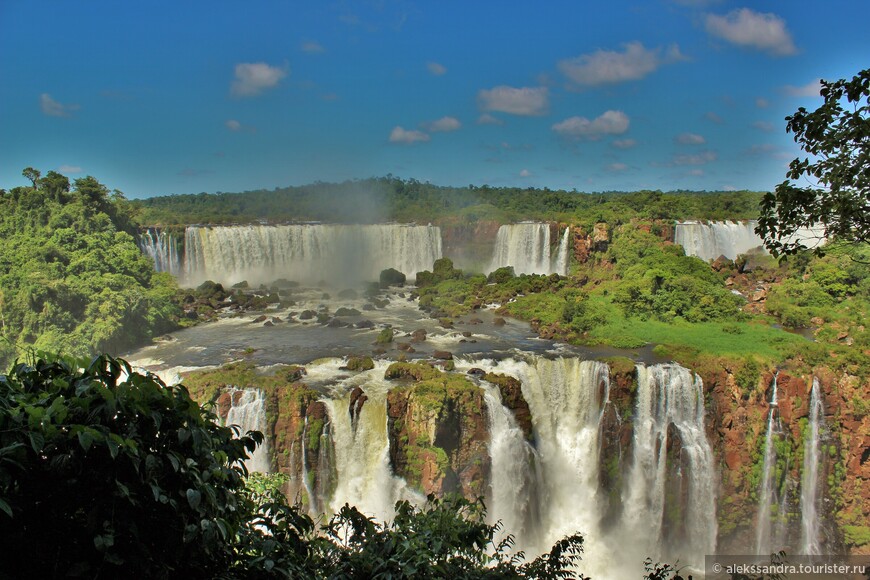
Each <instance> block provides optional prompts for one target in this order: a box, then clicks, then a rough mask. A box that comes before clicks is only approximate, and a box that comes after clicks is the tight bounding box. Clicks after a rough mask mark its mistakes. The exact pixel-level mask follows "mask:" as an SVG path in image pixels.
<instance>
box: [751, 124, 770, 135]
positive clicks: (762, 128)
mask: <svg viewBox="0 0 870 580" xmlns="http://www.w3.org/2000/svg"><path fill="white" fill-rule="evenodd" d="M752 126H753V127H755V128H756V129H758V130H759V131H764V132H765V133H770V132H771V131H773V129H774V127H773V123H768V122H767V121H756V122H754V123H753V124H752Z"/></svg>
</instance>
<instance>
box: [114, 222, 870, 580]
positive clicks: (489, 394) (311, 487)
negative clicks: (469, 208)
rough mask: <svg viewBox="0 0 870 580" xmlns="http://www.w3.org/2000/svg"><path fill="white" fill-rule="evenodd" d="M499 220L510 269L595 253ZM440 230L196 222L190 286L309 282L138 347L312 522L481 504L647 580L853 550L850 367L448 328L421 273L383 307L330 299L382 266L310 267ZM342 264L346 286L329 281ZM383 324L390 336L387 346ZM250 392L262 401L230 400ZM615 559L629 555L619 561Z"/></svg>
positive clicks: (478, 326)
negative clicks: (683, 360)
mask: <svg viewBox="0 0 870 580" xmlns="http://www.w3.org/2000/svg"><path fill="white" fill-rule="evenodd" d="M345 228H347V229H345ZM491 231H495V232H496V235H495V236H494V238H493V239H492V242H491V248H492V250H491V252H492V253H491V254H490V255H491V258H490V259H489V261H488V262H486V264H488V267H489V268H491V269H496V268H503V267H506V266H511V267H513V268H514V270H515V271H516V272H517V273H520V272H524V271H525V272H531V273H539V274H548V275H549V274H552V273H554V272H555V273H560V272H567V270H566V268H567V264H568V257H569V256H570V258H571V259H572V260H574V261H579V260H581V259H583V258H584V257H586V258H587V259H588V255H590V254H593V253H595V252H596V251H598V252H600V251H601V250H602V247H606V244H607V242H608V238H607V236H606V235H604V236H601V235H600V233H599V234H598V235H597V236H596V234H595V233H593V234H590V235H588V236H586V235H585V234H582V233H580V232H578V230H577V229H576V228H574V229H572V228H567V227H564V226H550V225H547V224H514V225H512V226H505V225H502V226H500V227H499V228H498V229H496V228H492V229H491ZM605 231H606V230H605ZM677 231H679V227H678V228H677ZM554 233H555V234H556V235H552V234H554ZM387 234H389V235H387ZM399 234H401V235H399ZM443 235H444V231H442V230H439V228H437V227H434V226H397V225H383V226H368V228H363V227H350V228H348V227H347V226H343V227H339V226H333V227H332V229H330V226H323V225H306V226H235V227H229V226H228V227H223V228H218V227H214V228H200V227H188V228H187V230H186V234H185V244H184V246H185V249H184V255H185V260H184V263H185V270H184V271H185V272H186V273H187V274H186V275H187V276H190V275H191V273H192V272H197V274H196V275H195V276H199V278H196V277H193V278H188V279H187V282H186V283H191V281H192V280H193V281H195V280H198V279H202V276H203V275H204V274H203V273H204V272H210V273H213V274H217V273H222V275H223V276H224V277H222V278H221V277H219V278H218V279H220V280H223V281H225V282H227V283H229V282H237V281H240V280H239V278H245V279H247V278H251V279H252V280H253V281H254V282H255V283H256V282H257V281H258V280H262V281H269V280H271V279H274V278H278V277H285V278H290V279H292V280H301V281H303V282H304V284H303V285H298V286H294V287H292V288H290V289H279V292H281V294H280V296H281V300H282V303H281V305H275V306H277V308H276V307H275V306H273V307H272V311H271V312H269V315H270V316H271V318H269V319H268V322H269V325H268V327H264V326H263V324H262V320H260V323H257V322H256V320H257V319H256V318H255V317H254V316H253V315H241V316H237V317H235V318H224V319H221V320H219V321H217V322H214V323H211V324H208V325H203V326H199V327H195V328H191V329H188V330H185V331H181V332H179V333H176V334H175V335H174V339H173V340H172V341H169V342H163V343H158V344H157V345H155V346H152V347H146V348H145V349H143V350H141V351H139V352H137V353H134V355H133V356H132V357H131V359H133V360H134V362H136V364H138V365H139V366H141V367H143V368H146V369H150V370H153V371H155V372H158V373H160V374H161V376H163V377H164V378H165V379H166V380H169V381H174V380H178V379H180V378H183V379H184V381H185V384H187V385H189V387H190V388H191V389H193V390H194V391H195V392H197V393H199V396H200V397H201V398H202V400H209V399H212V400H216V401H217V404H218V409H219V410H220V414H221V416H222V417H224V418H225V420H226V421H227V423H228V424H229V423H234V422H238V423H239V424H240V425H241V428H242V430H243V431H244V430H247V429H257V430H260V431H262V432H263V433H265V434H266V436H267V441H268V452H267V453H268V455H269V459H268V461H267V463H266V465H267V466H268V467H267V470H268V471H277V472H280V473H284V474H287V475H288V476H289V482H288V484H287V488H286V490H285V492H286V494H287V495H288V497H289V498H291V499H294V500H298V501H301V502H302V503H303V504H304V505H306V506H307V509H308V510H309V512H310V513H311V514H313V515H316V514H319V513H324V512H325V513H332V512H334V511H335V510H337V509H339V508H340V507H341V506H342V505H344V503H350V504H352V505H356V506H358V507H359V508H360V509H361V510H362V511H364V512H365V513H367V514H370V515H373V516H375V517H376V518H379V519H385V518H390V517H391V515H392V509H393V505H394V503H395V502H396V501H397V500H399V499H410V500H412V501H415V502H420V501H422V499H423V498H424V497H425V495H426V494H429V493H434V494H436V495H440V494H443V493H447V492H459V493H462V494H463V495H465V496H466V497H469V498H475V497H483V498H484V499H485V501H486V505H487V506H488V508H489V517H490V518H491V521H493V522H495V521H500V522H502V524H503V525H504V531H505V533H511V534H513V535H514V536H515V538H516V541H517V548H518V549H523V550H527V551H528V552H530V553H537V552H538V551H540V550H541V549H543V548H544V547H545V546H547V545H549V544H552V542H554V541H556V540H558V539H559V538H560V537H561V536H562V535H564V534H566V533H571V532H573V531H577V530H579V531H581V532H582V533H583V534H584V536H585V537H586V539H587V544H586V554H585V556H584V567H583V569H584V572H585V573H589V574H593V576H595V577H604V578H607V577H620V576H622V575H628V574H631V575H634V576H636V575H637V574H638V571H639V570H640V568H639V566H640V565H641V563H642V561H643V559H644V557H646V556H651V557H653V558H654V559H656V560H659V561H676V560H679V561H680V562H681V563H683V564H687V565H689V566H690V568H691V569H702V568H703V556H704V554H710V553H713V552H714V551H718V552H720V553H739V554H746V553H757V554H760V555H766V554H769V553H770V552H772V551H777V550H780V549H785V550H786V551H787V552H790V553H818V552H823V553H830V552H840V551H843V550H845V549H847V547H848V545H849V541H848V540H847V539H845V538H844V533H843V531H842V527H841V523H839V522H838V521H837V520H836V518H835V511H838V510H839V511H840V512H841V513H842V512H843V511H845V512H846V513H850V514H852V517H854V518H855V519H854V520H853V521H855V522H860V521H862V518H866V515H865V513H864V512H865V510H866V509H867V508H866V506H865V505H864V503H866V502H864V496H863V491H861V490H862V489H863V482H864V481H866V480H867V479H868V476H870V467H868V465H867V459H866V452H865V451H864V450H865V449H866V448H867V444H868V442H867V441H866V439H865V435H864V433H866V431H867V428H868V424H867V423H868V421H867V416H866V415H860V414H859V413H857V412H856V411H855V410H853V409H852V408H851V400H852V397H853V396H855V393H857V392H859V391H860V389H861V385H860V382H859V381H858V379H857V378H856V377H850V376H848V375H836V374H833V373H831V372H829V371H826V369H824V368H819V369H817V372H816V370H813V371H811V372H809V373H808V374H794V371H780V372H779V373H778V374H774V372H775V370H776V369H772V368H771V369H768V370H765V371H763V372H761V373H759V374H758V375H757V376H756V377H755V378H754V379H753V380H752V381H751V382H749V383H747V382H746V380H745V379H744V378H742V376H741V373H742V369H741V368H740V367H737V366H734V365H733V364H732V363H730V362H728V361H727V360H725V359H723V360H722V362H720V363H719V364H718V366H715V365H699V366H698V367H697V368H695V369H690V368H687V367H685V366H682V365H679V364H676V363H673V362H671V361H670V359H669V358H667V357H665V356H662V355H661V354H659V353H656V352H655V351H654V350H653V349H650V348H641V349H608V348H605V347H590V348H581V347H576V346H569V345H567V344H564V343H560V342H551V341H547V340H541V339H539V338H536V337H535V335H534V332H533V331H532V329H531V328H530V327H529V326H527V325H526V324H525V323H522V322H519V321H515V320H507V321H505V320H500V321H499V320H498V319H499V317H498V316H497V314H496V313H495V312H494V311H493V309H494V308H495V307H496V306H495V305H494V306H491V307H488V308H481V309H476V310H474V311H473V313H472V314H469V315H464V316H458V317H454V318H453V319H452V321H451V322H450V324H447V325H445V324H442V322H441V321H440V320H437V319H434V318H428V317H426V316H425V315H421V312H420V310H419V309H418V307H417V300H416V298H415V296H414V290H415V289H414V288H413V287H412V288H408V289H404V288H389V289H388V288H383V289H381V290H380V291H379V292H378V294H377V300H374V299H373V296H366V295H364V294H362V293H351V292H339V293H338V294H339V295H343V297H342V296H336V295H335V291H336V290H338V289H340V288H342V286H341V284H343V283H345V281H347V283H348V284H350V283H352V281H353V280H360V279H365V278H366V277H368V279H370V280H371V279H375V278H376V277H377V276H376V273H374V274H373V273H372V271H363V270H360V269H359V268H358V267H357V270H356V275H355V276H352V277H350V278H341V277H332V276H330V274H329V271H325V272H324V271H318V270H317V268H316V265H317V262H315V261H314V260H313V259H311V261H310V262H306V261H305V260H306V259H308V258H307V256H312V255H318V256H320V257H321V258H323V259H325V258H324V257H325V256H327V254H324V253H320V254H312V253H311V252H315V251H319V252H325V251H327V249H332V250H331V251H338V250H335V248H340V247H342V246H340V245H335V244H334V243H331V242H334V241H335V240H345V241H346V243H350V242H348V240H351V241H354V242H355V244H356V248H355V250H354V252H356V253H354V254H353V256H355V257H356V259H357V260H362V259H363V258H362V256H367V255H368V254H373V255H375V256H385V257H383V258H379V261H378V266H379V267H381V266H382V267H384V268H386V267H394V268H396V269H399V270H400V271H402V272H404V273H406V274H409V273H411V272H413V271H414V269H415V268H419V269H421V270H424V269H428V268H430V267H431V261H434V260H435V259H437V258H440V257H441V248H443V247H450V246H451V244H453V245H455V241H452V240H451V239H450V238H449V236H448V239H446V240H445V239H441V236H443ZM329 236H332V238H331V239H330V240H327V239H326V238H327V237H329ZM387 238H390V239H391V240H396V242H395V243H393V242H387V241H384V240H386V239H387ZM148 239H154V238H153V237H151V238H148ZM372 239H377V240H382V242H381V243H380V244H379V245H367V244H370V241H368V240H372ZM203 240H206V241H203ZM303 240H308V241H307V242H304V241H303ZM557 240H558V241H557ZM140 241H141V240H140ZM290 242H292V243H290ZM297 242H298V243H297ZM315 242H316V243H315ZM282 244H284V245H282ZM288 244H289V245H288ZM306 244H308V245H306ZM391 244H392V245H391ZM163 247H166V248H168V247H170V245H169V244H165V243H164V246H163ZM205 247H209V250H205V249H203V248H205ZM345 247H347V246H345ZM719 247H720V248H721V244H720V246H719ZM276 248H281V249H282V250H281V251H280V252H278V253H274V251H273V250H274V249H276ZM311 248H314V249H311ZM377 248H382V249H384V251H383V253H382V254H378V253H377ZM221 251H223V252H224V253H223V254H221V253H220V252H221ZM305 252H309V253H307V254H306V253H305ZM723 253H725V252H724V251H723ZM206 256H207V257H208V258H207V259H206ZM245 256H249V257H247V258H246V257H245ZM291 258H292V259H291ZM292 260H297V261H296V262H293V261H292ZM380 260H382V261H380ZM391 260H392V261H391ZM414 260H418V261H416V262H415V261H414ZM424 260H431V261H430V263H429V264H425V265H423V264H424ZM165 262H166V263H178V260H176V261H175V262H173V261H172V260H166V261H165ZM191 264H197V266H196V267H191ZM217 264H220V266H219V267H216V265H217ZM346 264H347V265H346V268H353V267H356V266H354V265H353V264H352V263H351V262H347V263H346ZM409 264H410V265H409ZM415 264H416V265H415ZM562 264H564V266H562ZM273 267H274V268H275V270H274V272H275V273H277V275H276V274H272V273H271V272H273V271H272V270H269V268H273ZM267 271H268V272H270V274H269V275H266V274H265V272H267ZM258 273H259V275H260V278H257V276H256V275H257V274H258ZM330 278H332V281H333V283H337V284H339V286H333V287H332V288H329V287H328V286H325V285H320V282H324V283H328V282H329V281H330V280H329V279H330ZM311 284H314V286H312V285H311ZM324 290H329V291H328V292H324ZM373 303H375V304H376V305H375V306H372V304H373ZM227 304H229V303H227ZM341 309H345V310H346V311H347V313H346V314H343V315H339V314H338V313H339V311H340V310H341ZM267 312H268V311H267ZM304 312H312V313H317V314H318V316H319V318H318V320H319V321H320V323H317V322H316V321H315V320H313V319H306V318H304V317H303V316H302V313H304ZM330 321H333V322H334V323H333V322H330ZM327 322H329V324H327ZM366 322H368V323H370V324H364V323H366ZM384 329H390V330H391V334H390V336H391V339H390V341H388V342H385V343H380V344H377V343H378V342H379V335H380V333H381V331H382V330H384ZM369 357H372V358H369ZM224 363H229V366H224V367H219V365H221V364H224ZM288 364H292V365H298V366H294V367H286V366H285V365H288ZM238 389H241V391H239V390H238ZM242 392H244V393H246V394H245V395H244V397H245V399H244V400H250V401H251V402H252V404H254V405H259V406H260V409H259V410H258V411H257V412H256V413H253V412H251V413H245V414H240V413H238V412H237V411H235V409H237V408H238V407H241V406H242V404H241V401H242V400H243V399H242V398H240V397H241V395H240V394H239V393H242ZM253 393H256V394H253ZM780 393H784V394H780ZM822 401H824V402H823V403H822ZM823 423H824V424H826V425H830V426H829V427H827V429H828V431H827V433H826V435H825V439H824V440H825V441H826V443H825V444H822V443H821V441H822V439H821V435H820V433H821V431H820V429H821V428H820V425H822V424H823ZM833 425H836V426H833ZM258 452H259V451H258ZM799 457H800V458H802V459H798V458H799ZM847 464H848V465H849V468H848V471H847V470H846V469H845V465H847ZM260 465H262V464H260ZM249 467H250V466H249ZM251 468H252V469H261V467H251ZM846 490H849V491H846ZM713 514H715V517H713ZM858 525H860V524H858ZM626 546H629V548H627V547H626ZM626 550H628V552H630V554H629V555H628V557H626ZM617 553H619V554H620V557H619V558H617V557H616V554H617ZM620 558H621V559H622V560H623V561H626V562H628V563H627V564H626V566H627V567H626V568H625V569H615V568H614V564H613V563H614V562H615V561H616V560H618V559H620Z"/></svg>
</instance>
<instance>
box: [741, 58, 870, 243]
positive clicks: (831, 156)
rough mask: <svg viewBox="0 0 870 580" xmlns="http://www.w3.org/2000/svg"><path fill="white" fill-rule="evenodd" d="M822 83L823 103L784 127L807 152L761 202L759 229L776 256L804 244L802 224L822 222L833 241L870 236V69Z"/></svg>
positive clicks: (800, 112) (864, 239) (854, 240)
mask: <svg viewBox="0 0 870 580" xmlns="http://www.w3.org/2000/svg"><path fill="white" fill-rule="evenodd" d="M821 84H822V89H821V91H820V94H821V96H822V97H823V98H824V99H825V102H824V104H823V105H822V106H820V107H819V108H818V109H816V110H815V111H813V112H812V113H810V112H808V111H807V110H806V109H805V108H803V107H801V108H799V109H798V110H797V112H796V113H795V114H794V115H791V116H789V117H786V121H788V124H787V126H786V131H788V132H789V133H794V139H795V141H796V142H797V143H798V144H799V145H800V147H801V149H803V150H804V151H805V152H806V153H807V154H808V156H807V157H804V158H797V159H795V160H793V161H792V162H791V164H790V165H789V170H788V173H787V174H786V176H787V179H786V181H783V182H782V183H781V184H779V185H778V186H777V187H776V190H775V192H771V193H767V194H765V196H764V198H763V199H762V202H761V215H760V217H759V220H758V226H757V227H756V229H755V231H756V233H757V234H758V235H760V236H761V237H762V238H764V244H765V246H766V247H767V248H768V250H770V252H771V253H772V254H773V255H775V256H779V255H786V254H794V253H796V252H798V251H800V250H801V249H802V244H801V237H802V236H801V235H800V232H799V230H800V229H802V228H812V227H815V228H818V227H821V228H823V229H824V235H825V237H826V238H828V239H829V240H831V239H833V240H838V241H841V242H845V243H862V242H867V241H870V69H865V70H863V71H861V72H859V73H858V74H857V75H855V76H854V77H853V78H852V80H850V81H847V80H845V79H840V80H838V81H836V82H827V81H821ZM800 180H806V181H807V182H808V185H800V184H798V183H797V182H798V181H800ZM816 252H817V253H819V254H821V253H822V250H821V248H820V247H819V246H818V245H817V246H816Z"/></svg>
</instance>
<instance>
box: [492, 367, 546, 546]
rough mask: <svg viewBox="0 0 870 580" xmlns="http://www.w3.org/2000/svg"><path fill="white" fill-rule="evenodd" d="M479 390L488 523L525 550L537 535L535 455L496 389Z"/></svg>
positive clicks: (538, 531)
mask: <svg viewBox="0 0 870 580" xmlns="http://www.w3.org/2000/svg"><path fill="white" fill-rule="evenodd" d="M481 388H482V389H483V392H484V400H485V401H486V410H487V417H488V419H489V456H490V459H491V461H492V465H491V470H490V483H489V487H490V498H489V503H488V507H489V510H488V512H487V515H488V517H489V520H490V523H495V522H498V521H500V522H501V523H502V532H503V534H508V533H510V534H513V535H514V538H515V539H516V541H517V544H518V545H519V546H525V545H527V544H528V543H529V542H530V541H532V540H533V539H534V538H536V537H537V535H538V534H539V533H540V526H539V522H538V521H537V520H538V517H537V516H538V514H537V511H538V506H537V505H536V502H537V491H538V490H537V486H536V481H537V477H536V472H535V470H534V468H535V466H536V465H537V461H536V457H535V456H536V451H535V448H534V447H532V445H531V444H530V443H529V442H528V441H526V438H525V434H524V433H523V431H522V429H520V427H519V426H518V425H517V422H516V420H515V419H514V416H513V414H512V413H511V412H510V410H508V409H507V408H505V406H504V405H503V404H502V400H501V393H500V392H499V390H498V388H496V387H494V386H493V385H491V384H489V383H487V382H485V381H483V382H482V383H481Z"/></svg>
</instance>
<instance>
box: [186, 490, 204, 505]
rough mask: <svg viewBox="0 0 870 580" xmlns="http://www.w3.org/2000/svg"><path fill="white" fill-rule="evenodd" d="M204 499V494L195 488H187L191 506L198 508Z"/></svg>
mask: <svg viewBox="0 0 870 580" xmlns="http://www.w3.org/2000/svg"><path fill="white" fill-rule="evenodd" d="M201 501H202V494H201V493H199V491H197V490H195V489H188V490H187V503H189V504H190V507H191V508H193V509H196V508H198V507H199V504H200V502H201Z"/></svg>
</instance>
